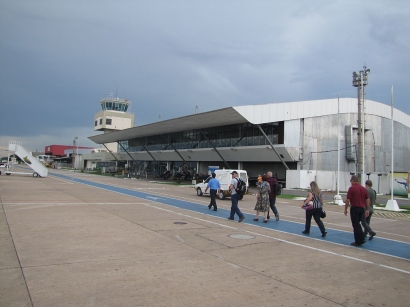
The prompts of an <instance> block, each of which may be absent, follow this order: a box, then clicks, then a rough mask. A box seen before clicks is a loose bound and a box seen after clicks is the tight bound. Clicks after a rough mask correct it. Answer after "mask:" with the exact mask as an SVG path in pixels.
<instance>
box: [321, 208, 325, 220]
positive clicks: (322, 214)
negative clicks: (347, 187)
mask: <svg viewBox="0 0 410 307" xmlns="http://www.w3.org/2000/svg"><path fill="white" fill-rule="evenodd" d="M325 217H326V211H325V210H323V209H322V213H321V214H320V218H322V219H324V218H325Z"/></svg>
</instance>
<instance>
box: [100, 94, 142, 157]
mask: <svg viewBox="0 0 410 307" xmlns="http://www.w3.org/2000/svg"><path fill="white" fill-rule="evenodd" d="M130 103H131V102H130V101H129V100H128V99H119V98H112V97H110V98H106V99H103V100H101V101H100V104H101V109H102V110H101V111H100V112H98V113H96V114H95V116H94V130H95V131H104V133H107V132H112V131H117V130H124V129H128V128H132V127H134V124H135V123H134V114H131V113H127V110H128V107H129V106H130ZM105 146H107V148H108V149H109V150H110V151H112V152H117V151H118V150H117V148H118V144H117V143H109V144H105Z"/></svg>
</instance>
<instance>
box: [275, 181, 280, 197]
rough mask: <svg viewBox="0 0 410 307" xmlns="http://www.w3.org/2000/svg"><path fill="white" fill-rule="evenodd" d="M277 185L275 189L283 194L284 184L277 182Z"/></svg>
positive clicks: (277, 193) (278, 193) (277, 192)
mask: <svg viewBox="0 0 410 307" xmlns="http://www.w3.org/2000/svg"><path fill="white" fill-rule="evenodd" d="M275 186H276V189H275V190H276V195H280V194H282V184H280V183H279V182H276V184H275Z"/></svg>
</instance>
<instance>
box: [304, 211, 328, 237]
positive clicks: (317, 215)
mask: <svg viewBox="0 0 410 307" xmlns="http://www.w3.org/2000/svg"><path fill="white" fill-rule="evenodd" d="M321 214H322V208H317V209H310V210H306V224H305V231H306V232H310V223H311V221H312V216H313V218H314V219H315V222H316V224H317V226H319V229H320V232H321V233H324V232H325V231H326V230H325V225H323V222H322V220H321V219H320V215H321Z"/></svg>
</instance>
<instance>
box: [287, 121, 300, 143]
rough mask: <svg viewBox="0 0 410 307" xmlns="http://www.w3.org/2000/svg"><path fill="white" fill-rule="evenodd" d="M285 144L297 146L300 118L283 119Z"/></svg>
mask: <svg viewBox="0 0 410 307" xmlns="http://www.w3.org/2000/svg"><path fill="white" fill-rule="evenodd" d="M284 124H285V140H284V142H285V145H286V146H291V147H296V148H299V144H300V143H299V142H300V119H296V120H288V121H285V123H284Z"/></svg>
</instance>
